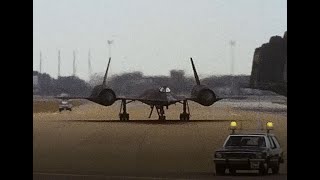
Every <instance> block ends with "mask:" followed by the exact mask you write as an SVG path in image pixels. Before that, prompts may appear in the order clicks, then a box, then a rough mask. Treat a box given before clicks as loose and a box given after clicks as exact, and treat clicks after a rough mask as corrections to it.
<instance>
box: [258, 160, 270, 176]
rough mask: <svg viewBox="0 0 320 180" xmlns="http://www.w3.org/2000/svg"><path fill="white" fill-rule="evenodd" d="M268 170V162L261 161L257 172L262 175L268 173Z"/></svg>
mask: <svg viewBox="0 0 320 180" xmlns="http://www.w3.org/2000/svg"><path fill="white" fill-rule="evenodd" d="M268 170H269V165H268V163H266V162H265V163H261V165H260V169H259V174H260V175H262V176H264V175H267V174H268Z"/></svg>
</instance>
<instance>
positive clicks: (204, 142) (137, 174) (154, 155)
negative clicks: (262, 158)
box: [33, 102, 287, 179]
mask: <svg viewBox="0 0 320 180" xmlns="http://www.w3.org/2000/svg"><path fill="white" fill-rule="evenodd" d="M233 103H237V102H233ZM278 105H279V104H276V105H275V107H276V108H277V107H279V106H278ZM281 108H284V106H281ZM190 109H191V112H192V115H191V119H192V120H191V121H190V122H181V121H178V120H177V117H178V115H179V113H180V111H181V107H180V106H178V105H177V106H172V107H170V108H169V110H167V112H166V113H167V114H166V115H167V119H168V121H164V122H161V121H158V120H155V119H156V116H155V115H153V116H152V118H151V120H149V119H148V118H146V117H147V115H148V111H149V110H150V109H148V106H144V105H141V104H139V103H132V104H130V106H128V111H129V113H130V117H132V120H130V121H128V122H120V121H119V120H118V117H117V116H118V111H119V106H117V105H113V106H110V107H101V106H99V105H95V104H92V103H87V104H84V105H81V106H79V107H75V108H74V110H73V111H72V112H63V113H56V112H52V113H41V112H40V113H34V120H33V172H34V174H33V179H154V178H158V179H257V178H259V179H286V177H287V176H286V174H287V164H286V160H285V163H284V164H282V165H281V167H280V175H268V176H264V177H260V176H256V175H251V174H246V173H245V174H242V175H239V176H215V175H214V173H215V172H214V164H213V162H212V155H213V152H214V151H215V150H216V149H218V148H219V147H221V146H222V144H223V142H224V140H225V138H226V137H227V136H228V134H229V133H230V131H229V130H228V127H229V123H230V121H231V120H238V122H239V124H240V125H241V126H242V128H243V129H245V128H247V129H255V128H257V127H258V126H259V125H263V124H265V123H266V122H267V121H269V120H272V121H273V122H274V124H275V128H274V131H273V133H274V134H276V135H277V137H278V139H279V141H280V143H281V146H282V147H283V150H284V151H285V154H286V150H287V148H286V147H287V116H286V114H285V113H278V112H277V111H275V112H269V111H265V112H263V111H260V112H258V113H257V112H254V111H250V110H242V109H240V108H237V107H233V106H230V105H229V104H228V103H221V104H217V105H213V106H211V107H204V108H202V107H201V106H199V105H197V104H193V103H190ZM257 118H258V119H259V120H257Z"/></svg>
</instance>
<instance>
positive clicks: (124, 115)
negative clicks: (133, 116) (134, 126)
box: [119, 113, 129, 121]
mask: <svg viewBox="0 0 320 180" xmlns="http://www.w3.org/2000/svg"><path fill="white" fill-rule="evenodd" d="M119 118H120V121H129V114H128V113H126V114H124V113H120V114H119Z"/></svg>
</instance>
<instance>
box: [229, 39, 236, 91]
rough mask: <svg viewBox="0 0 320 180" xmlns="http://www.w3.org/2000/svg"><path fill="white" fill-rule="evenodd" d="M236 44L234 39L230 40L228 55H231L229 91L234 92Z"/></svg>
mask: <svg viewBox="0 0 320 180" xmlns="http://www.w3.org/2000/svg"><path fill="white" fill-rule="evenodd" d="M235 45H236V42H235V41H232V40H231V41H230V55H231V64H230V75H231V93H232V94H233V92H234V47H235Z"/></svg>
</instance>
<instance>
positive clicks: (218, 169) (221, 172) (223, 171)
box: [216, 165, 226, 176]
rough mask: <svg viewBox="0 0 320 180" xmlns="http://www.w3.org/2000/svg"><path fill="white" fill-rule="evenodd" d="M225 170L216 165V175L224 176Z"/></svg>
mask: <svg viewBox="0 0 320 180" xmlns="http://www.w3.org/2000/svg"><path fill="white" fill-rule="evenodd" d="M225 171H226V168H224V167H221V166H219V165H216V175H218V176H222V175H224V174H225Z"/></svg>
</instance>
